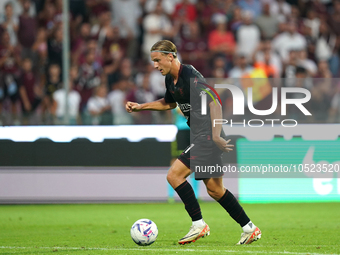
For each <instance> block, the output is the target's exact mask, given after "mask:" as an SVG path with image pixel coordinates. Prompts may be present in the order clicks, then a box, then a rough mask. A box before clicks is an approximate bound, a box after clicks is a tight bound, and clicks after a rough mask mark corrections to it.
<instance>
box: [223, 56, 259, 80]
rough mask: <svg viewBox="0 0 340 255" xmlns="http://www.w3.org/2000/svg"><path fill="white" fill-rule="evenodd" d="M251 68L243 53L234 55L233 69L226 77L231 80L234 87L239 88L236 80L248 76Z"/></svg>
mask: <svg viewBox="0 0 340 255" xmlns="http://www.w3.org/2000/svg"><path fill="white" fill-rule="evenodd" d="M252 70H253V67H252V66H251V65H249V63H248V60H247V57H246V56H245V55H244V54H243V53H236V54H235V56H234V67H233V68H232V69H231V70H230V71H229V74H228V77H229V78H232V79H233V81H234V82H235V85H237V86H241V84H240V83H239V81H238V79H240V78H242V77H243V76H244V75H247V74H249V73H250V72H251V71H252Z"/></svg>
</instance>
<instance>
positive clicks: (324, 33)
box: [315, 21, 339, 69]
mask: <svg viewBox="0 0 340 255" xmlns="http://www.w3.org/2000/svg"><path fill="white" fill-rule="evenodd" d="M335 46H336V36H335V34H334V33H333V32H332V31H331V30H330V28H329V26H328V25H327V23H326V22H325V21H322V22H321V24H320V29H319V37H318V39H317V41H316V45H315V58H316V60H317V61H321V60H326V61H331V60H332V58H337V60H335V61H334V62H333V63H334V65H337V66H336V67H332V68H334V69H338V68H339V64H338V63H339V57H338V56H337V55H334V51H335Z"/></svg>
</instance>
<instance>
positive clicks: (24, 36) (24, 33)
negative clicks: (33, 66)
mask: <svg viewBox="0 0 340 255" xmlns="http://www.w3.org/2000/svg"><path fill="white" fill-rule="evenodd" d="M30 7H31V0H24V1H23V13H22V14H21V15H20V17H19V29H18V41H19V43H20V45H21V46H22V51H21V54H22V56H23V57H24V58H25V57H29V58H31V59H34V60H36V59H37V57H36V56H35V54H34V52H33V51H32V46H33V44H34V42H35V38H36V36H37V21H36V19H35V18H33V17H31V16H30V15H29V10H30Z"/></svg>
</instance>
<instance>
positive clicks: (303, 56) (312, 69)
mask: <svg viewBox="0 0 340 255" xmlns="http://www.w3.org/2000/svg"><path fill="white" fill-rule="evenodd" d="M297 54H298V56H297V58H298V61H297V64H298V65H299V66H301V67H303V68H305V69H306V70H307V71H308V73H309V75H310V76H312V77H314V76H315V75H316V73H317V70H318V68H317V66H316V63H315V62H314V61H313V60H311V59H309V58H307V51H306V50H300V51H298V53H297Z"/></svg>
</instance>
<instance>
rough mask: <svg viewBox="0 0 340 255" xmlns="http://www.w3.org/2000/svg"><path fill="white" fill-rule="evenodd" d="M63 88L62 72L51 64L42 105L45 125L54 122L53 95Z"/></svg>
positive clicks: (57, 66)
mask: <svg viewBox="0 0 340 255" xmlns="http://www.w3.org/2000/svg"><path fill="white" fill-rule="evenodd" d="M61 88H62V82H61V70H60V66H59V65H58V64H51V65H49V67H48V72H47V77H46V81H45V86H44V89H45V97H44V99H43V103H42V112H43V116H42V117H43V119H44V120H43V122H45V124H51V123H53V120H52V115H51V114H52V110H53V109H52V108H53V105H54V102H53V100H54V99H53V94H54V92H55V91H56V90H58V89H61Z"/></svg>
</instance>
